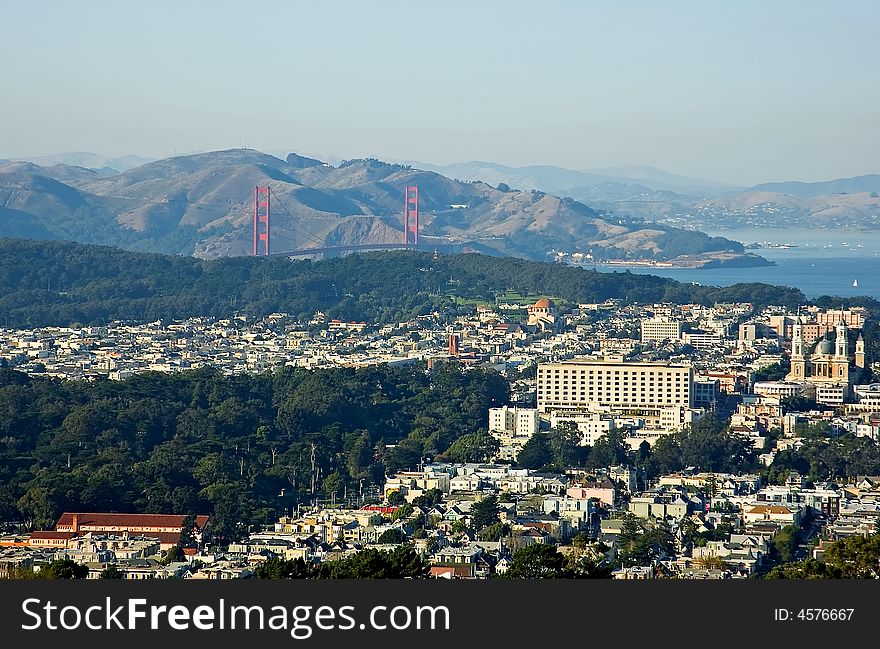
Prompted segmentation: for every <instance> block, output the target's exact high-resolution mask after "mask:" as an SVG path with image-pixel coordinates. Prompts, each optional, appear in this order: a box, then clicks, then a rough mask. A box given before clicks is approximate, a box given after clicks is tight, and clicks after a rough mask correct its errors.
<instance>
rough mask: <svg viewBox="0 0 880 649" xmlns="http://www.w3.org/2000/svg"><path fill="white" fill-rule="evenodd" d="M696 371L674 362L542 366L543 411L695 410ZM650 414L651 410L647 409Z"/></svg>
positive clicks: (540, 403) (540, 407) (540, 395)
mask: <svg viewBox="0 0 880 649" xmlns="http://www.w3.org/2000/svg"><path fill="white" fill-rule="evenodd" d="M693 381H694V377H693V369H692V368H691V367H690V366H688V365H673V364H670V363H617V362H603V361H564V362H560V363H541V364H539V365H538V411H539V412H541V413H551V412H556V413H566V412H568V413H577V412H603V411H604V412H609V411H611V412H613V411H628V412H632V413H633V414H635V413H638V412H642V411H651V410H661V409H668V408H683V409H687V408H691V406H692V404H693ZM646 414H647V413H646Z"/></svg>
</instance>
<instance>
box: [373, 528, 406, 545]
mask: <svg viewBox="0 0 880 649" xmlns="http://www.w3.org/2000/svg"><path fill="white" fill-rule="evenodd" d="M404 541H406V534H405V533H404V531H403V530H402V529H400V528H399V527H392V528H390V529H387V530H385V531H384V532H382V534H380V535H379V539H378V542H379V543H394V544H400V543H403V542H404Z"/></svg>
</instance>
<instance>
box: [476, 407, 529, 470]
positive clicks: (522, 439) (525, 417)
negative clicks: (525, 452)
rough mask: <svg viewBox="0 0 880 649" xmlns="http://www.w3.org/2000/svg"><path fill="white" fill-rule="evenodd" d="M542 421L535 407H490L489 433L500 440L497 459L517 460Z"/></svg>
mask: <svg viewBox="0 0 880 649" xmlns="http://www.w3.org/2000/svg"><path fill="white" fill-rule="evenodd" d="M540 425H541V421H540V419H539V418H538V411H537V410H536V409H535V408H511V407H508V406H503V407H501V408H489V434H491V435H492V436H493V437H494V438H495V439H497V440H498V444H499V449H498V454H497V455H496V456H495V459H496V460H516V457H517V455H519V452H520V451H521V450H522V447H523V446H525V444H526V442H528V441H529V438H530V437H531V436H532V435H534V434H535V433H537V432H538V429H539V428H540Z"/></svg>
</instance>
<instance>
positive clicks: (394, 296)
mask: <svg viewBox="0 0 880 649" xmlns="http://www.w3.org/2000/svg"><path fill="white" fill-rule="evenodd" d="M509 290H513V291H517V292H520V293H523V294H544V295H551V296H554V297H558V298H560V299H563V300H567V301H569V302H572V303H580V302H599V301H603V300H606V299H608V298H622V299H625V300H628V301H637V302H649V303H650V302H658V301H665V302H675V303H689V302H697V303H702V304H712V303H715V302H754V303H756V304H757V305H759V306H762V305H765V304H784V305H787V306H795V305H797V304H804V303H806V301H807V300H806V298H805V297H804V295H803V294H802V293H801V292H800V291H798V290H797V289H792V288H785V287H778V286H770V285H766V284H736V285H734V286H730V287H725V288H715V287H711V286H699V285H694V284H684V283H680V282H676V281H674V280H670V279H666V278H661V277H655V276H650V275H639V274H633V273H627V272H618V273H600V272H597V271H592V270H586V269H580V268H574V267H570V266H564V265H560V264H551V263H546V262H533V261H527V260H523V259H517V258H510V257H507V258H503V257H491V256H487V255H478V254H467V255H450V256H444V255H432V254H430V253H416V252H410V251H399V252H374V253H365V254H358V255H349V256H346V257H342V258H334V259H328V260H325V261H320V262H311V261H302V260H300V261H291V260H288V259H286V258H268V259H265V258H264V259H256V258H248V257H237V258H226V259H217V260H210V261H208V260H200V259H195V258H192V257H182V256H168V255H158V254H148V253H132V252H125V251H122V250H118V249H115V248H108V247H102V246H88V245H81V244H73V243H67V242H57V241H27V240H18V239H0V326H2V325H5V326H10V327H23V326H49V325H68V324H71V323H81V324H100V323H105V322H107V321H110V320H136V321H140V322H150V321H155V320H159V319H182V318H187V317H195V316H215V317H227V316H229V315H231V314H232V313H234V312H242V313H245V314H249V315H254V316H264V315H268V314H270V313H274V312H284V313H290V314H293V315H295V316H298V317H301V318H306V319H307V318H308V317H311V316H312V315H313V314H314V312H315V311H318V310H320V311H324V312H325V313H327V315H328V316H329V317H335V318H342V319H348V320H355V319H356V320H363V321H367V322H394V321H399V320H402V319H407V318H410V317H413V316H416V315H421V314H425V313H430V312H432V311H439V312H441V313H454V312H455V302H454V300H453V297H455V296H457V297H464V298H472V299H481V300H489V301H493V300H494V299H495V296H496V295H497V294H502V293H505V292H506V291H509Z"/></svg>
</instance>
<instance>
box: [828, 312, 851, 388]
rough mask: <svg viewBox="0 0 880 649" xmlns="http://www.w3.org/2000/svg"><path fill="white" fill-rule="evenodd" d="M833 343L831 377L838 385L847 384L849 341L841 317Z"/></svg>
mask: <svg viewBox="0 0 880 649" xmlns="http://www.w3.org/2000/svg"><path fill="white" fill-rule="evenodd" d="M835 330H836V332H837V334H836V337H835V341H834V360H833V361H832V363H831V366H832V376H833V377H834V380H835V381H836V382H838V383H849V340H848V339H847V333H848V332H847V327H846V323H845V322H844V321H843V316H841V317H840V319H839V320H838V321H837V326H836V327H835Z"/></svg>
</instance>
